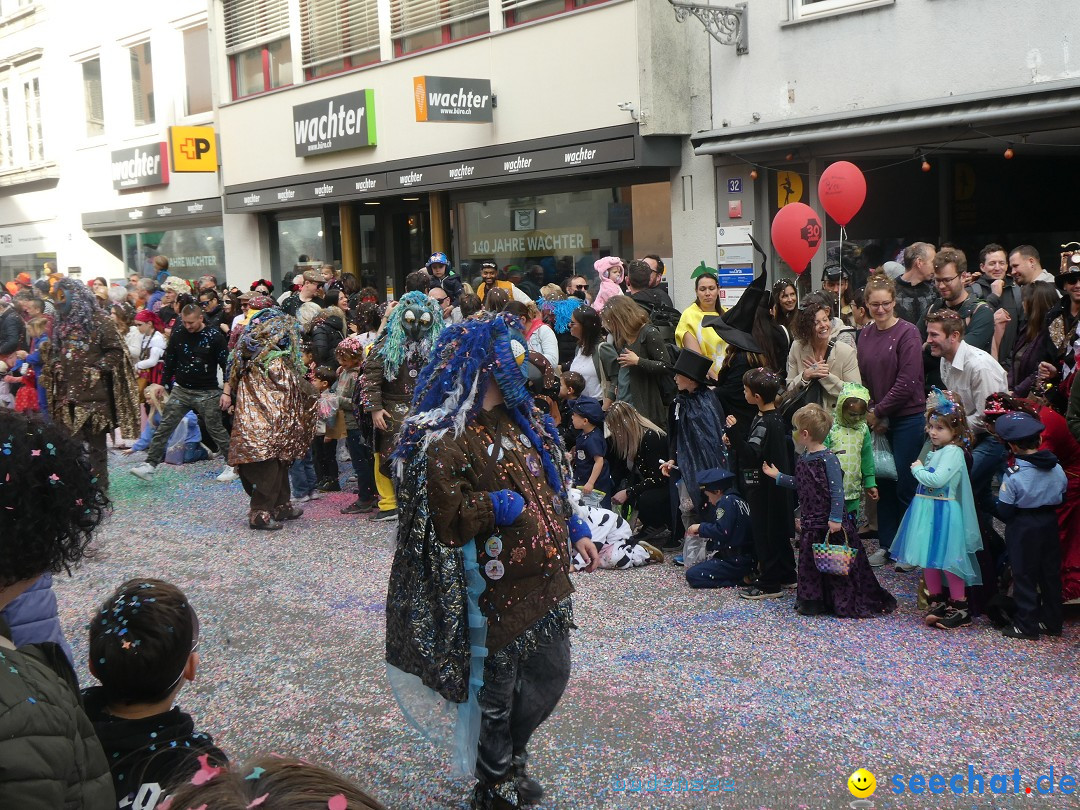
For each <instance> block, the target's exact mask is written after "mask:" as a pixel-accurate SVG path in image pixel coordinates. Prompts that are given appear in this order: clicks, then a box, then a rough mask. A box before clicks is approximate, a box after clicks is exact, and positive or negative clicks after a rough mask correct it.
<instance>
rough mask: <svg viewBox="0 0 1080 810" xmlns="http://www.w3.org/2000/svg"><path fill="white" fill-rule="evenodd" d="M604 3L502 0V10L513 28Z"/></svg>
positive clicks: (596, 1)
mask: <svg viewBox="0 0 1080 810" xmlns="http://www.w3.org/2000/svg"><path fill="white" fill-rule="evenodd" d="M604 2H607V0H502V10H503V15H504V18H505V20H506V24H507V26H511V25H521V23H527V22H532V21H533V20H539V19H541V18H543V17H551V16H553V15H555V14H565V13H566V12H568V11H573V10H574V9H578V8H584V7H585V6H595V5H598V4H599V3H604Z"/></svg>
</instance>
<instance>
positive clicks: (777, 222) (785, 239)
mask: <svg viewBox="0 0 1080 810" xmlns="http://www.w3.org/2000/svg"><path fill="white" fill-rule="evenodd" d="M824 235H825V234H824V231H823V229H822V227H821V219H820V218H819V217H818V215H817V213H816V212H815V211H814V209H813V208H811V207H810V206H809V205H806V204H805V203H789V204H788V205H785V206H784V207H783V208H781V209H780V210H779V211H778V212H777V213H776V216H775V217H773V221H772V243H773V245H774V246H775V247H776V252H777V253H779V254H780V258H782V259H783V260H784V261H785V262H787V263H788V265H789V266H790V267H791V269H792V270H794V271H795V272H796V273H798V274H800V275H801V274H802V273H803V271H805V270H806V268H807V266H809V264H810V260H811V259H812V258H814V254H815V253H817V251H818V248H819V247H820V246H821V240H822V238H823V237H824Z"/></svg>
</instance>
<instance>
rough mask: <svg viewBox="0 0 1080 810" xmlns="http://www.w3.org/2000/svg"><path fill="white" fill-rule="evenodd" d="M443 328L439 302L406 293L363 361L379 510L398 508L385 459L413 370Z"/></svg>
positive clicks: (412, 385)
mask: <svg viewBox="0 0 1080 810" xmlns="http://www.w3.org/2000/svg"><path fill="white" fill-rule="evenodd" d="M442 328H443V317H442V311H441V310H440V308H439V305H438V304H436V303H435V302H434V301H432V300H431V299H430V298H428V297H427V296H426V295H425V294H424V293H422V292H410V293H405V295H403V296H402V297H401V301H400V302H399V303H398V305H397V306H396V307H394V310H393V312H391V313H390V317H389V318H387V320H386V328H385V329H383V331H382V332H381V333H380V334H379V337H378V338H376V340H375V344H374V345H373V346H372V347H371V351H370V352H369V353H368V356H367V360H366V361H365V363H364V383H363V395H362V396H363V407H364V411H365V412H366V413H368V414H370V415H371V418H372V421H373V422H374V424H375V437H374V438H375V486H376V488H377V489H378V491H379V516H380V517H393V516H395V515H396V514H397V498H396V497H395V495H394V486H393V483H392V482H391V480H390V470H389V465H388V459H389V456H390V451H391V450H393V449H394V444H395V442H396V441H397V435H398V431H399V430H400V429H401V423H402V420H404V418H405V414H407V413H408V412H409V403H410V402H411V401H412V396H413V391H414V390H415V389H416V376H417V375H418V374H419V373H420V369H422V368H423V367H424V364H425V363H427V361H428V360H429V359H430V357H431V350H432V347H434V345H435V340H436V338H438V336H439V333H440V332H441V331H442Z"/></svg>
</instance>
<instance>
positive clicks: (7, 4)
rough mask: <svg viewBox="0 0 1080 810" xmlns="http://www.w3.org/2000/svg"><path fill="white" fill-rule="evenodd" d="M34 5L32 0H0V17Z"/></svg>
mask: <svg viewBox="0 0 1080 810" xmlns="http://www.w3.org/2000/svg"><path fill="white" fill-rule="evenodd" d="M32 5H34V0H0V17H7V16H8V15H9V14H14V13H15V12H17V11H22V10H23V9H24V8H29V7H30V6H32Z"/></svg>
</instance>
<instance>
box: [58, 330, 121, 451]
mask: <svg viewBox="0 0 1080 810" xmlns="http://www.w3.org/2000/svg"><path fill="white" fill-rule="evenodd" d="M42 350H43V351H44V365H43V372H44V373H43V376H42V383H43V386H44V388H45V394H46V397H47V400H48V405H49V414H50V415H51V416H52V418H53V419H54V420H56V421H57V422H60V423H61V424H63V425H64V426H66V427H67V428H68V429H69V430H70V431H71V432H72V433H78V432H79V431H80V430H81V429H82V428H83V426H84V425H89V429H90V431H91V432H94V433H100V432H103V431H110V430H113V429H115V428H120V430H121V432H122V433H123V434H124V435H125V436H138V435H139V415H138V386H137V384H136V382H135V368H134V366H133V365H132V362H131V355H130V354H128V350H127V344H126V343H125V341H124V338H122V337H121V336H120V333H119V332H118V331H117V329H116V326H115V324H113V321H112V319H111V318H109V317H108V316H106V315H104V314H101V313H95V314H94V316H93V323H92V324H91V329H90V334H89V335H88V336H86V337H81V338H80V337H76V336H70V335H69V336H68V337H65V338H61V337H60V328H59V324H58V325H57V331H56V332H55V333H54V338H53V340H51V341H49V342H48V343H45V344H43V346H42Z"/></svg>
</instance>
